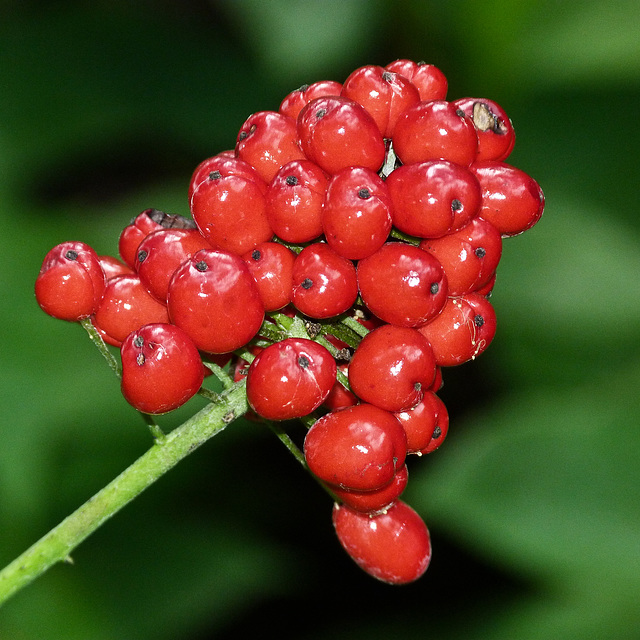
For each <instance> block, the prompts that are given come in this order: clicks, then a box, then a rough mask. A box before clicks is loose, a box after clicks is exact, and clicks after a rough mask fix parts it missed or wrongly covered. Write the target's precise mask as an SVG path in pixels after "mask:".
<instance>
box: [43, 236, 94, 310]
mask: <svg viewBox="0 0 640 640" xmlns="http://www.w3.org/2000/svg"><path fill="white" fill-rule="evenodd" d="M105 286H106V278H105V275H104V271H103V270H102V266H101V265H100V259H99V258H98V255H97V254H96V252H95V251H94V249H93V248H92V247H90V246H89V245H88V244H85V243H84V242H63V243H62V244H59V245H56V246H55V247H53V249H51V250H50V251H49V252H48V253H47V255H46V256H45V257H44V260H43V261H42V267H41V268H40V272H39V273H38V276H37V278H36V283H35V294H36V300H37V302H38V304H39V305H40V308H41V309H42V310H43V311H44V312H45V313H47V314H49V315H50V316H52V317H54V318H58V319H59V320H67V321H69V322H76V321H79V320H82V319H84V318H88V317H89V316H90V315H91V314H92V313H93V312H94V311H95V310H96V308H97V306H98V304H99V303H100V300H101V299H102V294H103V293H104V289H105Z"/></svg>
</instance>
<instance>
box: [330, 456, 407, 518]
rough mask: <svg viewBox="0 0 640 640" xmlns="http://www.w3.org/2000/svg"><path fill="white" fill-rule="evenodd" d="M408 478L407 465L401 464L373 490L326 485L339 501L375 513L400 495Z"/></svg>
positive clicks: (386, 507) (389, 505)
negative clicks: (390, 476)
mask: <svg viewBox="0 0 640 640" xmlns="http://www.w3.org/2000/svg"><path fill="white" fill-rule="evenodd" d="M408 480H409V470H408V469H407V465H406V464H405V465H403V466H402V467H401V468H400V469H399V470H398V471H397V472H396V475H395V476H393V480H392V481H391V482H390V483H389V484H387V485H385V486H384V487H382V488H380V489H376V490H374V491H354V490H350V489H341V488H340V487H334V486H331V485H327V486H328V487H329V490H330V491H331V492H332V493H333V495H334V496H335V497H336V498H337V499H338V500H340V502H341V503H342V504H343V505H344V506H346V507H349V508H351V509H354V510H355V511H360V512H362V513H367V514H369V515H376V514H378V513H380V512H382V511H386V510H387V509H389V508H390V507H391V505H392V504H393V503H394V502H395V501H396V500H397V499H398V498H399V497H400V496H401V495H402V492H403V491H404V490H405V489H406V487H407V482H408Z"/></svg>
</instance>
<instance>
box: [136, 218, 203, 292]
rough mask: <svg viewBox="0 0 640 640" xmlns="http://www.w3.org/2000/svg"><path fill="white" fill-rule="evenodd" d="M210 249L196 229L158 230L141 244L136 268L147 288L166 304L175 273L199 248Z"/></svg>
mask: <svg viewBox="0 0 640 640" xmlns="http://www.w3.org/2000/svg"><path fill="white" fill-rule="evenodd" d="M211 248H212V246H211V244H210V243H209V242H208V241H207V240H206V239H205V238H204V237H203V236H202V234H201V233H200V232H199V231H198V230H197V229H159V230H157V231H153V232H152V233H150V234H149V235H148V236H147V237H146V238H145V239H144V240H143V241H142V242H141V243H140V245H139V246H138V254H137V256H136V262H135V269H136V271H137V273H138V275H139V276H140V280H141V281H142V284H143V285H144V286H145V287H146V288H147V291H149V293H150V294H151V295H152V296H153V297H154V298H156V299H157V300H159V301H160V302H162V303H166V301H167V292H168V290H169V281H170V280H171V277H172V276H173V272H174V271H175V270H176V269H177V268H178V267H179V266H180V265H181V264H182V263H183V262H184V261H185V260H186V259H187V258H189V257H190V256H192V255H193V254H194V253H196V251H200V249H211Z"/></svg>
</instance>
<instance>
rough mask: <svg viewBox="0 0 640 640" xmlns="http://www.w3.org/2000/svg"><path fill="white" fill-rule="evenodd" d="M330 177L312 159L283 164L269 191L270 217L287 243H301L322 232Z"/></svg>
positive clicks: (276, 232)
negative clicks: (324, 206) (323, 212)
mask: <svg viewBox="0 0 640 640" xmlns="http://www.w3.org/2000/svg"><path fill="white" fill-rule="evenodd" d="M327 185H328V178H327V176H326V174H325V173H324V171H323V170H322V169H321V168H320V167H319V166H318V165H317V164H314V163H313V162H311V161H310V160H294V161H293V162H289V163H287V164H286V165H284V167H282V168H281V169H280V170H279V171H278V173H276V175H275V176H274V178H273V180H272V181H271V184H270V185H269V188H268V190H267V196H266V197H267V202H266V204H267V208H266V212H267V219H268V220H269V224H270V225H271V228H272V229H273V231H274V233H275V234H276V235H277V236H278V237H279V238H280V239H281V240H284V241H285V242H292V243H294V244H299V243H303V242H309V241H310V240H315V239H316V238H318V237H319V236H321V235H322V203H323V202H324V196H325V192H326V191H327Z"/></svg>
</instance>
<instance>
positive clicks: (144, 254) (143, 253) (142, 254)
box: [138, 249, 149, 262]
mask: <svg viewBox="0 0 640 640" xmlns="http://www.w3.org/2000/svg"><path fill="white" fill-rule="evenodd" d="M148 255H149V252H148V251H145V250H144V249H143V250H142V251H139V252H138V262H144V261H145V260H146V259H147V256H148Z"/></svg>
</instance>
